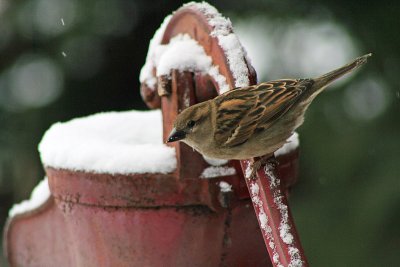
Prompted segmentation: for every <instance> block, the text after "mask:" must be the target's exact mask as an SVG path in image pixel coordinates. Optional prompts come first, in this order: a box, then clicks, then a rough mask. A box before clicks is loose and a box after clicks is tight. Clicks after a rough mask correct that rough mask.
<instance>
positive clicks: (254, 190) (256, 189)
mask: <svg viewBox="0 0 400 267" xmlns="http://www.w3.org/2000/svg"><path fill="white" fill-rule="evenodd" d="M250 191H251V194H252V195H258V193H259V192H260V187H259V186H258V184H256V183H252V184H251V185H250Z"/></svg>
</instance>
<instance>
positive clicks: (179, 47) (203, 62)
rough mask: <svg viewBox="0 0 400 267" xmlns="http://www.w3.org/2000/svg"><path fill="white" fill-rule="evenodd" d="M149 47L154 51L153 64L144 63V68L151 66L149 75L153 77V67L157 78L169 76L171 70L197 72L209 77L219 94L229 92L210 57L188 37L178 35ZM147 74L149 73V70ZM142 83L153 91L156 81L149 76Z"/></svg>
mask: <svg viewBox="0 0 400 267" xmlns="http://www.w3.org/2000/svg"><path fill="white" fill-rule="evenodd" d="M151 47H152V48H151V49H152V50H154V51H155V52H154V55H153V57H152V61H153V63H152V64H148V63H146V65H145V66H146V68H148V66H150V65H151V66H152V69H151V75H153V73H152V70H153V66H156V69H157V76H161V75H166V76H169V75H170V74H171V72H172V70H173V69H176V70H179V71H181V72H182V71H193V72H194V71H198V72H201V73H204V74H208V75H210V76H211V77H212V78H213V79H214V80H215V81H216V82H217V84H218V87H219V88H220V92H222V91H224V92H225V91H228V90H229V85H228V84H227V82H226V78H225V77H224V76H223V75H221V74H220V73H219V67H218V66H213V65H212V59H211V57H210V56H208V55H207V54H206V52H205V51H204V48H203V47H202V46H200V45H199V44H198V43H197V42H196V41H195V40H194V39H192V38H191V37H190V36H189V35H187V34H178V35H177V36H175V37H173V38H171V40H170V42H169V43H168V44H165V45H161V44H159V45H157V46H155V45H152V46H151ZM149 53H150V52H149ZM143 69H145V67H143ZM143 69H142V71H143ZM147 72H148V73H150V72H149V70H148V71H147ZM141 81H142V79H141ZM143 81H146V84H147V86H149V87H150V88H153V89H154V87H155V84H156V82H157V79H156V78H155V77H154V76H151V78H148V79H147V78H146V79H144V80H143ZM153 82H154V84H153Z"/></svg>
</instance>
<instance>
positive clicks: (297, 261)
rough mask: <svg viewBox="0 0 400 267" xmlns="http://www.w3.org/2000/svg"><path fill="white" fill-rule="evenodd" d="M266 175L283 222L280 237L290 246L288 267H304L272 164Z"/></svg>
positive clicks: (281, 222) (269, 165)
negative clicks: (295, 244) (295, 245)
mask: <svg viewBox="0 0 400 267" xmlns="http://www.w3.org/2000/svg"><path fill="white" fill-rule="evenodd" d="M264 171H265V174H266V175H267V176H268V177H269V178H270V186H271V189H272V190H273V191H275V193H274V196H273V199H274V203H275V205H276V206H277V208H278V210H279V212H280V215H281V221H280V223H279V227H278V229H279V237H280V238H281V240H282V241H283V242H284V243H285V244H287V245H289V255H290V262H289V265H288V266H291V267H300V266H303V262H302V260H301V257H300V252H299V250H298V249H297V248H296V247H294V246H293V241H294V237H293V234H292V233H291V231H290V230H291V227H290V225H289V211H288V206H287V205H286V204H283V202H282V198H283V196H282V192H281V190H280V189H279V186H280V180H279V178H277V177H276V176H275V174H274V172H273V166H272V165H271V164H267V165H266V166H265V168H264Z"/></svg>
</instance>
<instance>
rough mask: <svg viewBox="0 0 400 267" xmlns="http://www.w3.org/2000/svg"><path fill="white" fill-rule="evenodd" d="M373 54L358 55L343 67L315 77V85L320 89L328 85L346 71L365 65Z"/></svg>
mask: <svg viewBox="0 0 400 267" xmlns="http://www.w3.org/2000/svg"><path fill="white" fill-rule="evenodd" d="M370 56H372V53H369V54H366V55H364V56H361V57H358V58H356V59H355V60H353V61H352V62H351V63H349V64H346V65H344V66H343V67H340V68H338V69H335V70H333V71H331V72H328V73H326V74H324V75H322V76H319V77H317V78H314V79H313V80H314V85H313V87H314V88H315V89H316V90H318V89H322V88H324V87H326V86H327V85H328V84H330V83H331V82H333V81H334V80H336V79H338V78H340V77H342V76H343V75H345V74H346V73H349V72H351V71H353V70H355V69H357V68H358V67H360V66H362V65H364V64H365V63H366V62H367V58H369V57H370Z"/></svg>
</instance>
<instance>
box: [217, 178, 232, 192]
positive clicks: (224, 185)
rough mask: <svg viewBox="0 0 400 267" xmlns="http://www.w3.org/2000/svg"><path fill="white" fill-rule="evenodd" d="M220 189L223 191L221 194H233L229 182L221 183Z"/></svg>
mask: <svg viewBox="0 0 400 267" xmlns="http://www.w3.org/2000/svg"><path fill="white" fill-rule="evenodd" d="M218 185H219V188H220V189H221V192H223V193H227V192H232V185H230V184H229V183H227V182H224V181H221V182H219V184H218Z"/></svg>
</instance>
